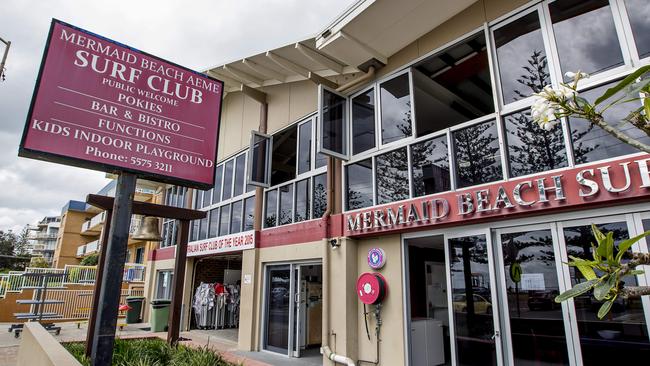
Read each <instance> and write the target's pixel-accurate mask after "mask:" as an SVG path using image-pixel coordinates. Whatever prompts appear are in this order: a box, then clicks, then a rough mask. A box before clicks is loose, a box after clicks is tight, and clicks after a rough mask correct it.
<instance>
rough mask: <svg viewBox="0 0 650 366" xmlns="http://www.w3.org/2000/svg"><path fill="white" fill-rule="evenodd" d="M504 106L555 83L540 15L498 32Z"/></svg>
mask: <svg viewBox="0 0 650 366" xmlns="http://www.w3.org/2000/svg"><path fill="white" fill-rule="evenodd" d="M494 43H495V44H496V48H497V62H498V63H499V78H500V80H501V95H502V98H503V104H507V103H510V102H514V101H515V100H519V99H524V98H526V97H529V96H531V95H532V94H533V93H539V92H540V91H541V90H542V89H543V88H544V86H546V85H549V84H550V83H551V79H550V74H549V71H548V62H547V60H546V52H545V50H544V40H543V39H542V31H541V30H540V25H539V15H538V14H537V11H533V12H532V13H530V14H528V15H525V16H523V17H521V18H519V19H517V20H515V21H513V22H512V23H509V24H507V25H505V26H503V27H501V28H499V29H497V30H495V31H494Z"/></svg>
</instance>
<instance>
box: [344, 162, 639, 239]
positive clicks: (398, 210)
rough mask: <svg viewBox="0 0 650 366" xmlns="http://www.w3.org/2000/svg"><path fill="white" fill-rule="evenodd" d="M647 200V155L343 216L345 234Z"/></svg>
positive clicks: (392, 230)
mask: <svg viewBox="0 0 650 366" xmlns="http://www.w3.org/2000/svg"><path fill="white" fill-rule="evenodd" d="M648 200H650V158H649V157H648V155H647V154H643V155H637V156H632V157H627V158H623V159H618V160H613V161H607V162H600V163H596V164H591V165H583V166H580V167H577V168H570V169H564V170H559V171H555V172H549V173H543V174H540V175H538V176H532V177H527V178H517V179H512V180H509V181H506V182H499V183H494V184H488V185H483V186H479V187H475V188H470V189H461V190H458V191H455V192H446V193H440V194H434V195H430V196H424V197H419V198H415V199H411V200H407V201H400V202H395V203H391V204H386V205H381V206H375V207H371V208H366V209H361V210H357V211H351V212H346V213H345V214H344V215H343V216H344V217H343V220H344V222H343V224H344V235H345V236H349V237H361V236H368V235H377V234H379V233H389V232H392V233H395V232H403V231H406V230H410V229H428V228H431V229H432V228H435V227H436V226H442V225H458V224H461V223H462V224H467V225H469V224H472V223H477V222H481V221H485V220H496V219H503V218H510V217H515V216H517V215H524V214H533V213H535V214H544V213H549V212H553V211H558V210H578V209H583V208H590V207H597V206H602V205H612V204H621V203H625V202H641V201H648Z"/></svg>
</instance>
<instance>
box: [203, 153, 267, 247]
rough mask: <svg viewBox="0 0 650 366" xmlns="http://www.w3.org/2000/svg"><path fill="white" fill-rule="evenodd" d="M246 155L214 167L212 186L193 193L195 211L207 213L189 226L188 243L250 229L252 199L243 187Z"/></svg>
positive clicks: (253, 206)
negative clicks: (190, 233)
mask: <svg viewBox="0 0 650 366" xmlns="http://www.w3.org/2000/svg"><path fill="white" fill-rule="evenodd" d="M247 159H248V152H242V153H239V154H237V155H235V156H234V157H232V158H230V159H228V160H226V161H225V162H222V163H220V164H218V165H217V169H216V174H215V184H214V187H213V188H212V189H210V190H207V191H198V190H197V191H195V193H196V198H195V200H194V204H195V208H196V209H202V210H205V211H206V212H207V215H206V217H205V218H204V219H201V220H195V221H194V222H193V223H192V235H191V240H192V241H196V240H203V239H207V238H213V237H217V236H223V235H228V234H234V233H238V232H241V231H246V230H252V229H253V213H254V210H255V196H254V192H253V188H254V187H253V186H251V185H247V184H246V169H247Z"/></svg>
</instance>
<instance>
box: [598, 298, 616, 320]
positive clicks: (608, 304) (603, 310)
mask: <svg viewBox="0 0 650 366" xmlns="http://www.w3.org/2000/svg"><path fill="white" fill-rule="evenodd" d="M614 300H616V298H613V299H611V300H609V301H605V302H604V303H603V304H602V305H601V306H600V309H598V319H602V318H604V317H605V315H607V313H609V311H610V310H611V309H612V305H614Z"/></svg>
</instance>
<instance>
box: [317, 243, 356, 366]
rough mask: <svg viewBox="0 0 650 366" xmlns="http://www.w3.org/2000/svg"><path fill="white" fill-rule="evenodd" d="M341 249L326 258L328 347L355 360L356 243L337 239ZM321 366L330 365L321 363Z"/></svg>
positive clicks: (327, 361)
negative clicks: (327, 274)
mask: <svg viewBox="0 0 650 366" xmlns="http://www.w3.org/2000/svg"><path fill="white" fill-rule="evenodd" d="M340 240H341V246H340V247H339V248H338V249H336V250H331V249H330V250H331V251H330V257H329V266H330V268H329V273H330V278H329V286H330V295H329V316H330V331H329V345H330V348H331V349H332V351H334V352H335V353H337V354H340V355H344V356H347V357H350V358H352V359H353V360H356V359H357V349H358V332H357V324H358V323H357V322H358V321H359V320H358V319H361V320H363V317H362V316H361V314H359V312H358V311H357V303H358V300H357V295H356V282H357V273H358V271H357V242H356V241H355V240H353V239H349V238H341V239H340ZM324 362H325V363H324V365H334V363H332V362H331V361H329V360H324Z"/></svg>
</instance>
